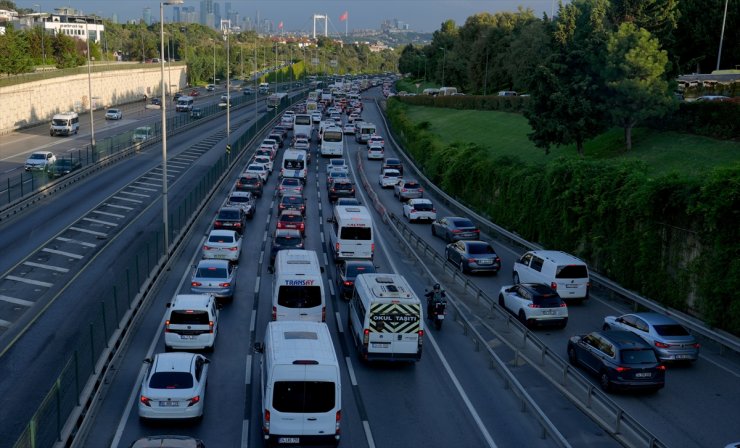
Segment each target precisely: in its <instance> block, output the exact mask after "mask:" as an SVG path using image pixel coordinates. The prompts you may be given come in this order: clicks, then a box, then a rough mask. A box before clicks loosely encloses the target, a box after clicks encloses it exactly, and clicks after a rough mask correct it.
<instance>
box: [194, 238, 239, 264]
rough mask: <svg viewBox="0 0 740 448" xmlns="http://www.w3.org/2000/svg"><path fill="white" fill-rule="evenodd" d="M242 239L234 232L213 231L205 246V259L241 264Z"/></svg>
mask: <svg viewBox="0 0 740 448" xmlns="http://www.w3.org/2000/svg"><path fill="white" fill-rule="evenodd" d="M241 253H242V239H241V237H240V236H239V234H238V233H236V232H235V231H233V230H211V233H209V234H208V238H206V242H205V243H204V244H203V258H214V259H219V260H229V261H233V262H235V263H237V262H239V256H240V255H241Z"/></svg>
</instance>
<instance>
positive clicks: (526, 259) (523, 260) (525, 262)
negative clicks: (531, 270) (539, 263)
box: [519, 254, 532, 266]
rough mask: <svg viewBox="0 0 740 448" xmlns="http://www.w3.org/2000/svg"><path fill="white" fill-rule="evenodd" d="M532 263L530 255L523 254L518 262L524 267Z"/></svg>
mask: <svg viewBox="0 0 740 448" xmlns="http://www.w3.org/2000/svg"><path fill="white" fill-rule="evenodd" d="M530 261H532V254H524V256H523V257H522V258H521V260H519V262H520V263H521V264H523V265H525V266H529V262H530Z"/></svg>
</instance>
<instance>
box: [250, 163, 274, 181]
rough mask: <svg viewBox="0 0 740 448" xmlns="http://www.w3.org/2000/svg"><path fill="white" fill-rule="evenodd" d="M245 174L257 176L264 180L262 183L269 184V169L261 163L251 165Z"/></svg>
mask: <svg viewBox="0 0 740 448" xmlns="http://www.w3.org/2000/svg"><path fill="white" fill-rule="evenodd" d="M244 174H256V175H258V176H259V177H260V179H262V183H265V182H267V175H268V174H270V173H269V171H267V167H266V166H265V165H263V164H259V163H250V164H249V166H247V169H246V170H244Z"/></svg>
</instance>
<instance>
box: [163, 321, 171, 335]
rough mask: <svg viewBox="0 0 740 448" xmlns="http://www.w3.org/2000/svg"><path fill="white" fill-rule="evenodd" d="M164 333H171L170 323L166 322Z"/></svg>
mask: <svg viewBox="0 0 740 448" xmlns="http://www.w3.org/2000/svg"><path fill="white" fill-rule="evenodd" d="M164 332H165V333H169V332H170V321H168V320H166V321H164Z"/></svg>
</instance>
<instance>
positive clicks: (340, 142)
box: [319, 126, 344, 157]
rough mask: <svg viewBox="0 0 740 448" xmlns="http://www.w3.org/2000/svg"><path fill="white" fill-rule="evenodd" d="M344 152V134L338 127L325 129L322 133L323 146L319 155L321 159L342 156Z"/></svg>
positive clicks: (320, 146) (320, 147) (321, 145)
mask: <svg viewBox="0 0 740 448" xmlns="http://www.w3.org/2000/svg"><path fill="white" fill-rule="evenodd" d="M343 152H344V132H342V128H340V127H338V126H329V127H326V128H324V130H323V132H322V133H321V144H320V145H319V153H320V154H321V157H328V156H339V157H341V156H342V153H343Z"/></svg>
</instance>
